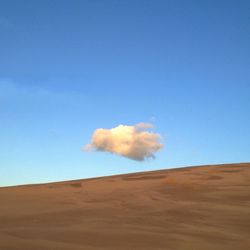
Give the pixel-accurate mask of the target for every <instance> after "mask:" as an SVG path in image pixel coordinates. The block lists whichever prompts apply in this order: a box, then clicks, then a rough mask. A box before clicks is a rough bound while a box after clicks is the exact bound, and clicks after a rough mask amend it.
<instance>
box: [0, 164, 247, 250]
mask: <svg viewBox="0 0 250 250" xmlns="http://www.w3.org/2000/svg"><path fill="white" fill-rule="evenodd" d="M0 201H1V203H0V204H1V205H0V249H1V250H34V249H35V250H47V249H49V250H69V249H70V250H82V249H90V250H92V249H93V250H95V249H113V250H119V249H141V250H144V249H145V250H146V249H158V250H161V249H162V250H163V249H164V250H168V249H169V250H179V249H184V250H194V249H198V250H200V249H202V250H203V249H204V250H210V249H218V250H223V249H227V250H228V249H229V250H230V249H243V250H245V249H246V250H247V249H250V238H249V235H250V163H238V164H222V165H207V166H198V167H187V168H179V169H167V170H157V171H150V172H141V173H134V174H125V175H116V176H108V177H100V178H92V179H83V180H72V181H65V182H57V183H47V184H36V185H22V186H15V187H4V188H0Z"/></svg>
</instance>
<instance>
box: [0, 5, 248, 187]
mask: <svg viewBox="0 0 250 250" xmlns="http://www.w3.org/2000/svg"><path fill="white" fill-rule="evenodd" d="M249 31H250V1H244V0H240V1H236V0H235V1H230V0H227V1H226V0H219V1H213V0H209V1H206V0H205V1H198V0H196V1H193V0H190V1H184V0H182V1H178V0H177V1H176V0H167V1H165V0H164V1H163V0H162V1H161V0H156V1H148V0H133V1H132V0H128V1H118V0H117V1H114V0H107V1H101V0H98V1H97V0H89V1H87V0H85V1H77V0H75V1H65V0H41V1H29V0H27V1H19V0H16V1H14V0H8V1H7V0H2V1H0V152H1V153H0V155H1V157H0V186H5V185H16V184H23V183H37V182H49V181H58V180H67V179H77V178H78V179H79V178H87V177H93V176H103V175H111V174H118V173H127V172H136V171H146V170H154V169H163V168H170V167H180V166H189V165H201V164H214V163H231V162H247V161H250V132H249V129H250V32H249ZM141 122H145V123H152V124H154V126H155V131H156V132H157V133H159V134H161V136H162V137H163V142H164V149H162V150H161V151H159V152H158V153H157V154H156V159H155V160H147V161H142V162H137V161H133V160H131V159H127V158H124V157H121V156H116V155H112V154H109V153H100V152H83V150H82V148H83V147H84V145H86V144H87V143H89V141H90V139H91V135H92V133H93V131H94V130H95V129H98V128H104V129H110V128H114V127H116V126H118V125H120V124H123V125H135V124H138V123H141Z"/></svg>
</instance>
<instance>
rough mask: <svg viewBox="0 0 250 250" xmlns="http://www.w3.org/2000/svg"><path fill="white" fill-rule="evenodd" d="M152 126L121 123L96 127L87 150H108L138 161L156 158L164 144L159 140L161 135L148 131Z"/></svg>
mask: <svg viewBox="0 0 250 250" xmlns="http://www.w3.org/2000/svg"><path fill="white" fill-rule="evenodd" d="M150 128H152V125H151V124H147V123H139V124H136V125H134V126H127V125H119V126H117V127H115V128H111V129H103V128H99V129H96V130H95V131H94V133H93V135H92V140H91V143H90V144H88V145H86V146H85V150H97V151H106V152H110V153H114V154H118V155H122V156H124V157H127V158H130V159H133V160H137V161H143V160H145V159H146V158H150V157H151V158H154V157H155V156H154V153H155V152H157V151H158V150H160V149H161V148H162V147H163V145H162V144H161V143H160V142H159V140H160V138H161V137H160V135H159V134H156V133H153V132H151V131H148V130H149V129H150Z"/></svg>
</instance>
